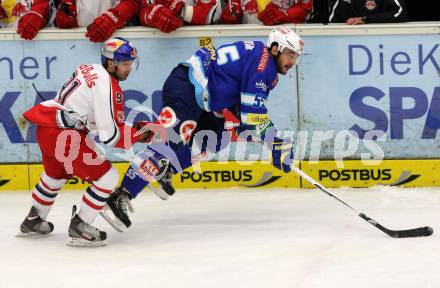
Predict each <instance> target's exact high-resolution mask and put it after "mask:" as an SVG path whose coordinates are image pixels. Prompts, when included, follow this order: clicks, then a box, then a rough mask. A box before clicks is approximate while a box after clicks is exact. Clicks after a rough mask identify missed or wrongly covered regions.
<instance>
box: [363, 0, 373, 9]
mask: <svg viewBox="0 0 440 288" xmlns="http://www.w3.org/2000/svg"><path fill="white" fill-rule="evenodd" d="M365 8H367V9H368V10H370V11H371V10H374V9H375V8H376V1H375V0H367V1H365Z"/></svg>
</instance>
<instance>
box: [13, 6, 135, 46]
mask: <svg viewBox="0 0 440 288" xmlns="http://www.w3.org/2000/svg"><path fill="white" fill-rule="evenodd" d="M50 6H51V1H50V0H35V1H34V3H33V5H32V7H31V9H30V11H29V12H27V13H26V14H25V15H23V17H21V18H20V20H19V23H18V28H17V33H18V34H20V36H21V37H22V38H23V39H26V40H31V39H33V38H34V37H35V36H36V35H37V34H38V31H40V30H41V29H42V28H43V27H44V26H46V25H47V24H48V22H50V11H51V9H50ZM56 7H57V8H56V15H55V19H54V24H55V26H56V27H58V28H63V29H67V28H74V27H87V33H86V35H85V36H86V37H87V38H89V39H90V41H92V42H103V41H105V40H107V39H108V38H110V36H111V35H112V34H113V33H114V32H115V31H116V30H117V29H121V28H123V27H125V26H126V25H127V23H128V22H129V21H130V20H131V19H132V18H134V17H137V15H138V12H139V8H140V0H121V1H117V0H93V1H90V0H61V1H56Z"/></svg>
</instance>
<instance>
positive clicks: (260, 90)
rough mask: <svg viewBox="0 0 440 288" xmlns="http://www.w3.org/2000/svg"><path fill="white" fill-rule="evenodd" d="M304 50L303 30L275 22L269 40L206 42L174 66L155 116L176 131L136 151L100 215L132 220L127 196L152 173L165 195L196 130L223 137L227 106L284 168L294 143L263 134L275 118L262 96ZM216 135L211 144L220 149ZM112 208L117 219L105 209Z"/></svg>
mask: <svg viewBox="0 0 440 288" xmlns="http://www.w3.org/2000/svg"><path fill="white" fill-rule="evenodd" d="M303 50H304V44H303V41H302V40H301V38H300V37H299V36H298V35H297V34H296V33H295V32H293V31H292V30H291V29H289V28H288V27H286V26H279V27H276V28H274V29H273V30H272V31H271V32H270V34H269V37H268V40H267V43H266V44H264V43H263V42H260V41H239V42H235V43H231V44H226V45H222V46H220V47H219V48H218V49H215V48H213V47H212V46H210V47H204V48H201V49H199V50H197V51H196V52H195V53H194V54H193V55H192V56H191V57H190V58H189V60H187V61H185V62H183V63H180V64H179V65H178V66H177V67H175V68H174V69H173V70H172V72H171V73H170V75H169V76H168V78H167V80H166V81H165V83H164V85H163V90H162V98H163V106H164V108H163V110H162V111H161V113H160V115H159V117H158V122H159V123H160V125H162V126H163V127H165V128H167V129H171V130H172V132H174V135H178V137H177V138H180V139H178V140H179V141H176V139H174V140H173V141H168V142H167V144H151V145H149V146H148V148H146V149H145V150H144V151H142V152H141V153H139V154H138V155H137V157H136V159H137V161H134V162H132V166H131V167H130V168H129V169H128V171H127V172H126V175H125V177H124V179H123V181H122V184H121V187H119V188H118V190H117V191H115V192H114V193H112V195H111V196H110V198H109V199H108V201H107V206H108V208H110V209H106V210H105V211H103V213H101V214H102V215H103V216H104V218H105V219H106V220H107V221H108V222H109V223H110V224H112V226H113V227H114V228H115V229H116V230H118V231H122V230H123V229H124V227H123V226H125V227H129V226H130V225H131V221H130V219H129V217H128V211H127V210H129V209H130V208H131V204H130V201H131V199H133V198H134V197H136V195H137V194H138V193H139V192H141V191H142V190H143V188H145V186H147V185H148V184H149V182H151V181H155V180H157V181H158V183H159V184H160V186H161V187H162V189H160V190H156V191H155V192H158V193H156V194H158V196H159V197H161V198H162V199H166V198H167V197H168V196H170V195H172V194H173V193H174V188H173V187H172V185H171V177H172V175H173V174H176V173H179V172H181V171H182V170H183V169H185V168H187V167H190V166H192V165H193V163H192V159H193V157H192V156H193V155H192V154H191V149H190V148H191V145H192V144H193V143H192V142H193V138H194V135H195V134H196V133H197V132H198V131H202V130H210V131H213V132H215V133H216V135H217V137H218V138H219V139H218V140H221V139H220V138H221V136H222V133H223V131H225V118H224V115H223V114H224V113H223V112H224V111H226V112H227V111H232V112H233V113H236V112H238V113H239V115H240V116H239V121H240V123H239V129H240V130H250V131H252V133H253V135H254V136H256V137H257V138H259V139H264V140H265V142H266V143H268V142H270V143H268V144H269V147H270V149H271V150H272V162H273V165H274V166H275V167H277V168H279V169H282V170H283V171H285V172H289V171H290V164H291V158H293V152H292V146H293V145H292V143H283V141H282V140H281V139H279V138H277V137H274V136H272V138H271V141H267V139H265V131H266V128H269V127H273V124H272V122H271V120H270V119H269V117H268V115H267V109H266V107H265V105H264V102H265V101H266V100H267V98H268V95H269V91H270V90H272V89H273V88H274V87H275V86H276V84H277V82H278V74H282V75H285V74H287V72H288V70H289V69H291V68H292V67H294V65H295V64H297V63H298V60H299V58H300V56H301V55H302V54H303ZM225 109H228V110H225ZM272 134H273V133H272ZM174 138H176V137H174ZM266 138H268V137H266ZM220 143H221V141H218V142H217V145H215V147H214V148H213V149H212V148H211V149H210V151H209V152H216V151H219V150H220V149H222V145H220ZM223 144H224V143H223ZM208 150H209V149H208ZM211 150H215V151H211ZM286 156H287V157H286ZM289 160H290V161H289ZM110 210H111V212H112V213H113V214H114V216H115V217H114V219H112V218H113V217H110V215H109V214H107V213H108V212H110Z"/></svg>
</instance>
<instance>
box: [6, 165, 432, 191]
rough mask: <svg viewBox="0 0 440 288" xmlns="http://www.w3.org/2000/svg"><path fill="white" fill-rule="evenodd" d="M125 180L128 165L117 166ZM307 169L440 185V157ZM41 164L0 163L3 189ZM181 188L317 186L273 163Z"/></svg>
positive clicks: (360, 181) (331, 181) (361, 179)
mask: <svg viewBox="0 0 440 288" xmlns="http://www.w3.org/2000/svg"><path fill="white" fill-rule="evenodd" d="M114 165H115V166H116V168H117V169H118V171H119V173H120V175H121V178H120V179H122V176H123V174H124V173H125V171H126V169H127V167H128V163H115V164H114ZM299 165H300V167H301V169H302V170H303V171H304V172H306V173H307V174H308V175H309V176H311V177H312V178H314V179H315V180H317V181H318V182H320V183H321V184H323V185H324V186H326V187H341V186H346V187H371V186H375V185H391V186H403V187H429V186H440V184H439V183H440V180H438V178H439V177H440V176H439V175H440V159H421V160H384V161H381V162H380V163H375V162H372V161H360V160H348V161H344V162H341V163H336V162H335V161H319V162H318V163H312V162H310V161H303V162H301V163H300V164H299ZM42 171H43V166H42V165H41V164H4V165H0V191H14V190H29V189H31V188H32V187H33V186H34V185H35V184H36V183H37V182H38V180H39V177H40V174H41V172H42ZM173 182H174V185H175V187H176V188H177V189H185V188H200V189H215V188H227V187H244V188H247V189H250V190H252V189H257V188H262V187H264V188H312V186H311V185H310V184H309V183H307V182H306V181H305V180H302V179H300V178H299V177H298V176H297V175H295V174H294V173H293V172H292V173H289V174H284V173H283V172H281V171H280V170H277V169H275V168H273V167H272V165H271V164H270V163H269V162H245V161H241V162H238V161H229V162H202V163H201V166H200V170H197V171H196V170H195V169H193V168H191V169H187V170H185V171H183V173H181V174H179V175H176V176H174V178H173ZM87 185H88V183H86V182H84V181H83V180H81V179H78V178H76V177H73V178H72V179H71V180H69V182H68V183H67V184H66V186H65V188H66V189H69V190H82V189H84V188H85V187H87Z"/></svg>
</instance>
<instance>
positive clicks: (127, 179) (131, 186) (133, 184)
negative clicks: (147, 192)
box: [121, 166, 148, 198]
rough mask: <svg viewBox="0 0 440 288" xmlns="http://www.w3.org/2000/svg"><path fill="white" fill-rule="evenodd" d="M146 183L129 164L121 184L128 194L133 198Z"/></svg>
mask: <svg viewBox="0 0 440 288" xmlns="http://www.w3.org/2000/svg"><path fill="white" fill-rule="evenodd" d="M147 185H148V181H145V180H144V179H142V178H141V177H139V176H138V175H137V173H136V172H135V171H134V169H133V168H132V167H131V166H130V167H129V168H128V170H127V172H126V173H125V175H124V179H122V183H121V186H122V187H123V188H124V189H125V190H127V192H128V193H130V195H131V196H132V197H133V198H135V197H136V196H137V195H138V194H139V193H140V192H141V191H142V190H143V189H144V188H145V186H147Z"/></svg>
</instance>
